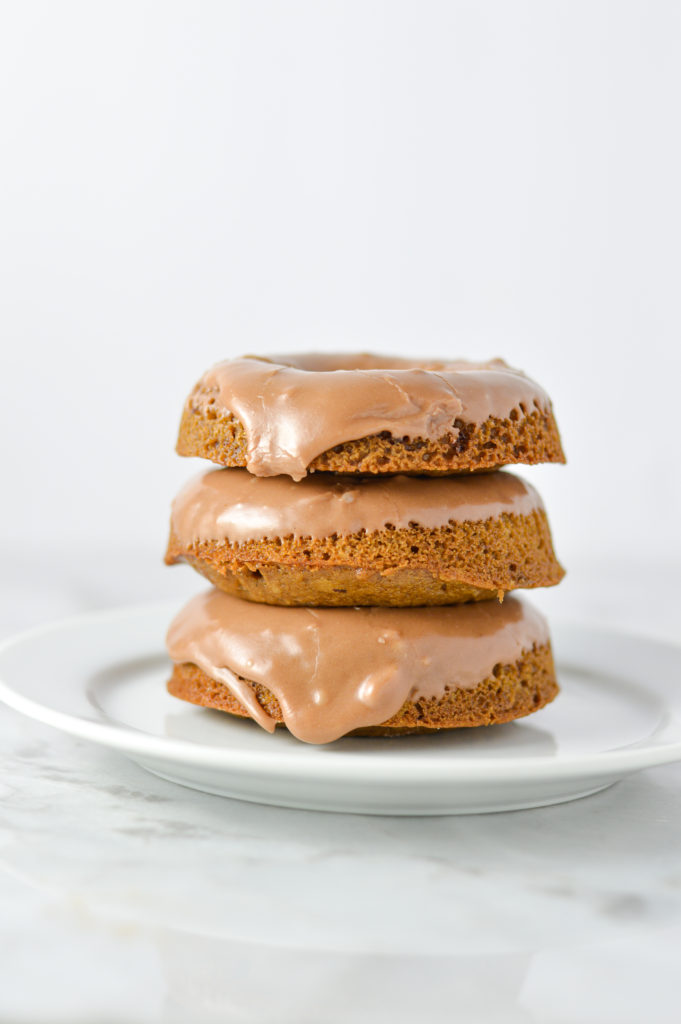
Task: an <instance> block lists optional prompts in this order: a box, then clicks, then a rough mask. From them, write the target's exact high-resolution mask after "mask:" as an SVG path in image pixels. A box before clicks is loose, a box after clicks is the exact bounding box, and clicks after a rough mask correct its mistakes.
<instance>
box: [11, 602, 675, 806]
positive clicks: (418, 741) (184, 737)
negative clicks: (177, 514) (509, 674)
mask: <svg viewBox="0 0 681 1024" xmlns="http://www.w3.org/2000/svg"><path fill="white" fill-rule="evenodd" d="M175 610H176V609H175V608H174V607H173V606H168V605H166V604H164V605H161V606H159V605H154V606H147V607H143V608H125V609H120V610H116V611H110V612H102V613H96V614H91V615H84V616H81V617H79V618H74V619H69V620H66V621H63V622H59V623H55V624H53V625H50V626H45V627H41V628H39V629H34V630H31V631H30V632H28V633H24V634H22V635H21V636H18V637H16V638H14V639H12V640H9V641H7V642H5V643H4V644H3V645H2V646H1V647H0V698H1V699H2V700H4V701H5V702H6V703H7V704H9V705H10V706H11V707H13V708H16V709H17V710H18V711H22V712H24V713H25V714H27V715H30V716H31V717H32V718H37V719H39V720H40V721H42V722H47V723H48V724H49V725H53V726H55V727H56V728H58V729H63V730H64V731H66V732H69V733H72V734H73V735H75V736H81V737H84V738H85V739H90V740H93V741H94V742H95V743H101V744H104V745H105V746H108V747H114V748H116V749H118V750H121V751H122V752H123V753H125V754H127V755H128V756H129V757H131V758H132V759H133V761H136V762H137V764H139V765H141V766H142V767H144V768H147V769H148V770H149V771H151V772H154V773H155V774H157V775H160V776H162V777H163V778H166V779H170V780H172V781H173V782H178V783H181V784H182V785H185V786H192V787H194V788H196V789H201V790H205V791H206V792H209V793H217V794H220V795H223V796H230V797H237V798H238V799H240V800H251V801H254V802H256V803H266V804H278V805H280V806H284V807H302V808H308V809H311V810H325V811H348V812H359V813H370V814H467V813H478V812H484V811H501V810H512V809H516V808H522V807H538V806H541V805H543V804H551V803H558V802H561V801H564V800H573V799H575V798H576V797H580V796H586V795H587V794H589V793H595V792H596V791H598V790H599V789H603V788H604V787H606V786H609V785H611V784H612V783H613V782H616V781H617V780H618V779H621V778H623V777H624V776H625V775H627V774H629V773H631V772H634V771H638V770H639V769H641V768H647V767H650V766H652V765H659V764H664V763H666V762H669V761H674V760H681V648H678V647H674V646H670V645H665V644H661V643H657V642H655V641H652V640H646V639H642V638H639V637H632V636H626V635H623V634H618V633H612V632H607V631H603V630H594V629H588V628H585V627H578V626H564V627H558V628H554V630H553V641H554V651H555V654H556V660H557V665H558V674H559V679H560V683H561V686H562V693H561V694H560V696H559V697H558V698H557V700H556V701H555V702H554V703H553V704H551V705H549V707H547V708H545V709H543V710H542V711H539V712H538V713H537V714H536V715H532V716H530V717H529V718H525V719H522V720H520V721H518V722H513V723H510V724H508V725H499V726H491V727H489V728H483V729H462V730H458V731H455V732H443V733H441V734H439V735H435V736H405V737H400V738H398V739H395V738H393V739H366V738H359V737H355V738H348V739H343V740H339V741H337V742H336V743H332V744H329V745H327V746H322V747H315V746H308V745H307V744H304V743H300V742H298V741H297V740H295V739H294V738H293V737H292V736H290V735H289V734H288V733H285V732H284V731H283V730H282V731H281V732H279V731H277V733H276V734H275V735H270V734H269V733H266V732H264V731H263V730H262V729H260V727H259V726H257V725H255V724H253V723H251V722H248V721H239V720H236V719H234V718H231V717H230V716H228V715H224V714H222V713H221V712H219V711H209V710H206V709H203V708H195V707H193V706H192V705H189V704H185V703H184V702H182V701H179V700H176V699H175V698H174V697H171V696H169V695H168V694H167V692H166V690H165V681H166V679H167V677H168V675H169V661H168V659H167V656H166V655H165V653H164V647H163V638H164V635H165V631H166V628H167V625H168V622H169V621H170V619H171V617H172V615H173V614H174V612H175Z"/></svg>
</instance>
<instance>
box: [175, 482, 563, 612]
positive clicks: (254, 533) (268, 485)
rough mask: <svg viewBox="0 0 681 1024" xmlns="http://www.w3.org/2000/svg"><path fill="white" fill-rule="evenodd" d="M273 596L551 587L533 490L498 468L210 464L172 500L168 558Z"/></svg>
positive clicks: (380, 601)
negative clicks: (266, 469)
mask: <svg viewBox="0 0 681 1024" xmlns="http://www.w3.org/2000/svg"><path fill="white" fill-rule="evenodd" d="M178 561H184V562H187V563H189V564H190V565H192V566H193V567H194V568H195V569H197V570H198V571H199V572H200V573H202V574H203V575H204V576H206V578H207V579H209V580H210V581H211V583H213V584H215V586H217V587H219V588H220V589H222V590H224V591H226V592H227V593H230V594H233V595H235V596H237V597H242V598H246V599H247V600H250V601H259V602H264V603H266V604H276V605H318V606H343V605H350V606H356V605H384V606H385V605H396V606H404V605H442V604H456V603H459V602H463V601H470V600H476V601H479V600H485V599H487V598H496V597H498V598H500V599H501V598H503V595H504V593H505V592H506V591H509V590H514V589H516V588H519V587H521V588H531V587H549V586H554V585H555V584H556V583H559V582H560V580H561V579H562V577H563V575H564V572H563V569H562V568H561V566H560V565H559V563H558V562H557V560H556V556H555V554H554V551H553V546H552V542H551V533H550V530H549V525H548V521H547V518H546V513H545V511H544V507H543V504H542V501H541V498H540V497H539V495H538V494H537V492H536V490H535V489H534V488H533V487H531V486H530V485H529V484H527V483H525V481H524V480H521V479H520V478H519V477H516V476H513V475H512V474H511V473H508V472H504V471H499V472H494V473H483V474H473V475H469V476H465V477H464V476H442V477H425V478H418V477H413V476H404V475H402V476H393V477H370V478H367V477H349V476H345V477H337V476H332V475H329V474H323V473H319V474H315V475H313V476H308V477H305V478H304V479H303V480H301V481H299V482H297V483H296V482H294V481H293V480H291V479H290V478H289V477H287V476H277V477H256V476H252V475H251V474H250V473H248V472H247V471H246V470H244V469H217V470H211V471H209V472H207V473H204V474H202V475H200V476H198V477H196V478H195V479H193V480H191V481H190V482H189V483H188V484H187V485H186V486H185V487H184V488H183V490H182V491H181V492H180V494H179V495H178V496H177V498H176V499H175V501H174V502H173V507H172V515H171V525H170V538H169V542H168V548H167V552H166V562H167V563H168V564H172V563H174V562H178Z"/></svg>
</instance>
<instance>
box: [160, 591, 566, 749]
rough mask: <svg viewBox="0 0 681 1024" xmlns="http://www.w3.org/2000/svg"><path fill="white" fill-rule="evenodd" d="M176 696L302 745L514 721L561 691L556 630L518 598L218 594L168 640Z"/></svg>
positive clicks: (188, 610) (205, 598) (186, 614)
mask: <svg viewBox="0 0 681 1024" xmlns="http://www.w3.org/2000/svg"><path fill="white" fill-rule="evenodd" d="M168 650H169V653H170V656H171V658H172V660H173V661H174V663H175V666H174V671H173V674H172V677H171V679H170V681H169V683H168V689H169V691H170V693H171V694H173V695H174V696H176V697H179V698H181V699H183V700H187V701H189V702H191V703H193V704H200V705H203V706H205V707H212V708H217V709H219V710H222V711H227V712H229V713H231V714H233V715H239V716H242V717H249V718H252V719H254V720H255V721H256V722H257V723H258V724H259V725H261V726H262V727H263V728H264V729H266V730H267V731H268V732H273V731H274V728H275V726H276V725H277V724H285V725H286V726H287V727H288V729H289V731H290V732H292V733H293V734H294V735H295V736H297V737H298V739H301V740H304V741H305V742H308V743H327V742H330V741H332V740H334V739H338V738H339V737H341V736H345V735H350V734H353V735H357V734H361V735H393V734H396V735H399V734H402V733H407V732H429V731H433V730H438V729H454V728H461V727H468V726H478V725H491V724H494V723H499V722H508V721H511V720H512V719H515V718H520V717H522V716H524V715H527V714H529V713H530V712H532V711H536V710H538V709H539V708H540V707H542V706H543V705H544V704H547V703H548V702H549V701H551V700H553V698H554V697H555V696H556V694H557V692H558V685H557V683H556V679H555V671H554V667H553V659H552V655H551V645H550V640H549V635H548V629H547V626H546V622H545V620H544V619H543V617H542V616H541V615H540V614H539V613H538V612H537V611H536V610H535V609H533V608H532V607H531V606H530V605H529V604H527V603H526V602H524V601H521V600H520V599H519V598H517V597H509V598H507V600H506V601H505V602H504V603H503V604H498V603H497V602H496V601H484V602H479V603H475V604H466V605H457V606H449V607H441V608H399V609H398V608H389V609H388V608H340V609H339V608H324V609H313V608H272V607H266V606H263V605H258V604H251V603H249V602H246V601H240V600H239V599H238V598H234V597H231V596H229V595H227V594H224V593H221V592H220V591H218V590H211V591H209V592H208V593H206V594H201V595H199V596H198V597H195V598H194V599H193V600H192V601H190V603H189V604H188V605H187V606H186V607H185V608H184V609H183V610H182V611H181V612H180V613H179V615H178V616H177V617H176V619H175V620H174V622H173V623H172V625H171V627H170V630H169V633H168Z"/></svg>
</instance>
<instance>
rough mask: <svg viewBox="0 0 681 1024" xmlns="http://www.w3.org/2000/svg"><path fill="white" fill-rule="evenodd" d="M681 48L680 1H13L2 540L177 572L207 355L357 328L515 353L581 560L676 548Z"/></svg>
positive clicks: (45, 575) (0, 83)
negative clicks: (529, 382) (179, 452)
mask: <svg viewBox="0 0 681 1024" xmlns="http://www.w3.org/2000/svg"><path fill="white" fill-rule="evenodd" d="M680 53H681V6H680V5H679V4H678V3H674V2H660V0H658V2H651V0H646V2H620V3H615V2H613V3H603V2H593V0H590V2H585V3H580V2H573V3H555V2H537V3H523V2H510V3H509V2H462V0H456V2H452V0H449V2H422V0H418V2H417V0H412V2H407V3H400V2H389V3H388V2H386V3H378V2H371V0H369V2H366V0H362V2H356V3H355V2H349V0H346V2H343V3H334V2H307V3H306V2H280V3H272V2H261V0H248V2H223V3H206V2H203V3H197V2H191V3H189V2H188V3H169V2H166V3H140V2H134V3H95V4H93V3H70V2H60V3H44V4H39V3H34V2H22V3H20V4H11V5H10V4H6V5H4V7H3V9H2V30H1V31H0V107H1V110H0V112H1V117H2V121H1V137H0V144H1V147H2V152H1V159H0V214H1V232H2V242H1V246H0V281H1V285H0V330H1V340H2V352H3V371H2V374H0V437H1V438H2V458H3V483H4V486H3V491H4V499H3V501H2V505H1V512H0V515H1V517H2V518H1V527H2V544H3V549H4V550H5V557H6V558H10V559H14V560H15V561H16V560H19V562H20V563H21V564H26V565H27V566H29V565H30V566H31V567H32V571H31V573H30V574H29V575H30V580H29V582H28V583H27V585H30V586H31V587H33V588H36V587H37V584H38V583H39V584H40V586H41V587H48V586H50V585H51V581H50V571H49V565H50V563H49V553H50V552H54V551H55V550H56V549H58V550H59V551H60V552H61V557H62V559H64V558H66V559H69V558H72V559H73V561H75V562H80V563H82V565H83V570H84V571H85V573H86V575H87V574H89V576H90V577H91V578H92V579H93V580H94V578H95V577H96V576H97V574H99V573H101V572H105V571H106V572H108V571H113V570H114V569H115V566H116V564H117V560H118V559H119V558H124V557H125V553H126V552H127V554H128V556H129V555H130V553H135V552H136V553H138V554H137V555H135V557H136V558H139V560H140V564H141V565H144V564H145V563H146V562H148V565H149V573H150V574H151V575H150V576H149V579H150V580H151V579H153V585H150V586H149V588H147V590H148V592H146V591H145V593H144V594H143V596H144V597H145V598H146V597H148V596H154V595H156V594H158V595H159V596H160V592H161V591H162V590H163V589H164V587H165V582H164V581H165V579H166V576H165V575H164V574H163V571H162V570H160V566H159V559H160V556H161V553H162V551H163V547H164V541H165V531H166V522H167V510H168V504H169V501H170V499H171V497H172V495H173V493H174V492H175V490H176V489H177V488H178V486H179V485H180V483H181V481H182V480H184V479H185V478H186V477H187V476H188V475H190V474H191V473H193V472H196V470H197V469H198V468H199V464H198V463H192V462H189V461H187V460H181V459H179V458H177V456H175V455H174V453H173V445H174V440H175V431H176V427H177V421H178V419H179V414H180V410H181V406H182V402H183V400H184V397H185V395H186V393H187V392H188V391H189V389H190V387H191V385H192V384H193V382H194V381H195V379H196V378H197V377H198V376H199V375H200V374H201V373H202V372H203V370H205V369H206V368H207V367H208V366H209V365H210V364H212V363H214V362H216V361H218V360H219V359H222V358H225V357H227V356H230V355H238V354H240V353H243V352H245V351H254V352H276V351H277V350H278V349H282V350H284V349H291V348H293V347H298V348H306V349H332V348H346V349H353V348H367V349H379V350H384V351H388V352H390V351H394V352H396V353H403V354H409V353H417V354H425V355H451V356H459V355H461V356H464V357H469V358H474V359H480V358H488V357H492V356H496V355H501V356H503V357H505V358H506V359H507V360H508V361H509V362H511V363H512V364H515V365H518V366H520V367H522V368H524V369H525V370H526V371H527V372H529V373H530V374H531V375H532V376H534V377H536V379H538V380H539V381H540V383H542V384H543V385H544V386H545V387H546V388H547V390H548V391H549V392H550V394H551V395H552V397H553V399H554V405H555V409H556V413H557V416H558V420H559V423H560V425H561V428H562V432H563V436H564V442H565V447H566V450H567V454H568V457H569V465H568V467H567V468H562V467H546V468H538V469H531V470H526V471H525V474H526V476H528V477H529V478H530V479H532V481H533V482H535V483H536V484H537V485H538V486H539V488H540V490H541V491H542V493H543V494H544V497H545V500H546V503H547V505H548V508H549V512H550V514H551V518H552V522H553V526H554V535H555V539H556V544H557V548H558V553H559V555H560V556H561V557H562V560H563V561H564V562H565V563H566V565H567V566H568V567H569V568H571V569H572V570H573V574H574V573H577V576H578V575H579V572H580V571H582V570H581V569H580V568H579V567H580V566H583V565H585V564H590V565H591V566H592V569H593V567H594V566H598V565H601V564H602V565H604V566H610V567H612V566H613V565H619V567H620V570H621V571H622V574H623V587H624V588H626V586H627V580H628V578H629V575H628V574H629V567H630V566H638V567H639V569H641V571H643V569H644V568H645V567H646V566H647V567H648V569H647V570H646V571H648V572H653V574H655V573H658V572H659V573H664V572H665V571H666V572H670V571H671V569H670V564H671V563H673V562H674V560H678V559H679V541H678V532H677V531H678V518H679V511H680V509H681V497H680V484H679V479H680V474H679V470H678V465H677V463H678V453H679V443H678V413H677V409H678V394H679V371H680V369H681V362H680V358H679V338H680V333H681V332H680V328H681V312H680V302H679V280H680V279H681V278H680V272H681V255H680V254H681V243H680V238H681V202H680V199H679V194H680V185H679V182H680V181H681V149H680V142H679V137H680V136H679V97H680V96H681V60H680V59H679V57H680ZM93 552H99V553H98V554H91V553H93ZM118 564H121V563H120V562H119V563H118ZM152 567H153V572H152ZM642 567H643V568H642ZM157 570H158V573H157ZM603 571H612V570H611V569H604V570H603ZM168 574H169V575H168V578H170V576H173V577H174V573H171V572H170V570H168ZM141 575H142V576H144V575H145V574H144V572H143V573H142V574H141ZM139 577H140V573H137V574H136V578H137V579H139ZM573 578H574V576H573ZM653 578H654V575H653ZM564 586H565V587H568V586H569V580H568V582H566V583H565V584H564ZM152 591H153V592H154V593H153V594H152ZM93 593H94V591H93ZM120 596H121V598H125V599H126V600H128V599H134V598H135V596H136V595H135V594H133V593H131V592H130V593H129V592H128V591H127V590H125V588H123V589H122V590H121V595H120ZM93 603H96V597H94V598H93Z"/></svg>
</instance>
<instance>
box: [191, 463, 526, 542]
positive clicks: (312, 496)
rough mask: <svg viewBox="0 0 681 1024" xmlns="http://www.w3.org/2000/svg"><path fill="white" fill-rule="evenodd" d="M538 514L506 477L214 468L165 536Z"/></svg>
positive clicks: (325, 530) (254, 535) (250, 534)
mask: <svg viewBox="0 0 681 1024" xmlns="http://www.w3.org/2000/svg"><path fill="white" fill-rule="evenodd" d="M537 509H543V504H542V501H541V498H540V497H539V495H538V493H537V491H536V490H535V489H534V487H531V486H530V484H527V483H525V481H524V480H521V479H520V477H517V476H512V475H511V474H510V473H505V472H496V473H484V474H474V475H472V476H465V477H425V478H418V477H411V476H394V477H386V478H369V479H367V478H359V479H357V478H352V477H340V478H339V477H336V476H334V475H333V474H328V475H327V474H315V475H313V476H308V477H306V478H305V479H303V480H301V481H299V482H298V483H295V482H294V481H293V480H291V479H290V477H286V476H277V477H268V478H262V477H256V476H253V475H252V474H251V473H249V472H248V471H247V470H245V469H215V470H211V471H209V472H207V473H204V474H202V475H201V476H198V477H195V478H194V479H193V480H191V481H190V482H189V483H188V484H187V485H186V486H185V487H184V488H183V489H182V490H181V491H180V493H179V494H178V496H177V497H176V498H175V501H174V502H173V506H172V516H171V531H172V532H173V533H174V534H175V536H176V537H177V538H178V540H179V541H180V543H181V544H182V545H183V546H185V547H189V546H191V545H192V544H195V543H200V542H201V541H219V540H226V541H229V542H230V543H233V544H240V543H243V542H244V541H249V540H263V539H265V538H276V537H290V536H294V537H313V538H322V537H330V536H332V535H333V534H338V535H339V536H348V535H349V534H353V533H359V532H360V531H361V530H364V531H366V532H367V533H371V532H373V531H376V530H383V529H385V527H386V526H388V525H391V526H393V527H394V528H395V529H398V530H399V529H407V528H409V526H410V525H413V524H417V525H419V526H423V527H425V528H426V529H434V528H437V527H441V526H446V525H447V524H448V523H450V522H464V521H476V522H479V521H481V520H485V519H489V518H492V517H496V516H499V515H501V514H503V513H507V514H509V515H520V516H522V515H530V514H531V513H532V512H533V511H535V510H537Z"/></svg>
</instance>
